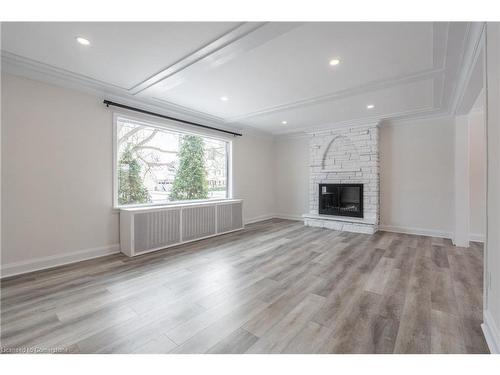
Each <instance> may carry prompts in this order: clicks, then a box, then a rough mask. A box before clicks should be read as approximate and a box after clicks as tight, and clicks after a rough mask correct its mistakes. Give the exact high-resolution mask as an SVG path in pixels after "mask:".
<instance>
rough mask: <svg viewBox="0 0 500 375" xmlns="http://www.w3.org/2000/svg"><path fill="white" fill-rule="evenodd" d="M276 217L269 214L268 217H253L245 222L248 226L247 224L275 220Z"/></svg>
mask: <svg viewBox="0 0 500 375" xmlns="http://www.w3.org/2000/svg"><path fill="white" fill-rule="evenodd" d="M275 217H276V215H274V214H267V215H261V216H256V217H252V218H250V219H244V220H243V222H244V224H245V225H246V224H252V223H257V222H259V221H264V220H269V219H274V218H275Z"/></svg>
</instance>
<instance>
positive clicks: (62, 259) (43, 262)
mask: <svg viewBox="0 0 500 375" xmlns="http://www.w3.org/2000/svg"><path fill="white" fill-rule="evenodd" d="M119 252H120V245H119V244H114V245H108V246H102V247H96V248H93V249H85V250H79V251H74V252H71V253H68V254H58V255H51V256H47V257H42V258H37V259H33V260H26V261H22V262H14V263H7V264H2V267H1V272H0V273H1V277H2V278H4V277H9V276H15V275H20V274H23V273H28V272H33V271H39V270H43V269H47V268H52V267H56V266H62V265H64V264H69V263H75V262H80V261H82V260H87V259H92V258H98V257H102V256H106V255H111V254H116V253H119Z"/></svg>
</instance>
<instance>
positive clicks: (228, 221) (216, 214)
mask: <svg viewBox="0 0 500 375" xmlns="http://www.w3.org/2000/svg"><path fill="white" fill-rule="evenodd" d="M241 229H243V201H242V200H241V199H230V200H224V201H214V202H202V203H185V204H176V205H168V206H157V207H135V208H122V209H120V247H121V251H122V253H124V254H125V255H128V256H135V255H140V254H145V253H149V252H151V251H156V250H160V249H165V248H167V247H170V246H174V245H179V244H182V243H186V242H191V241H196V240H200V239H202V238H208V237H213V236H217V235H219V234H223V233H229V232H234V231H237V230H241Z"/></svg>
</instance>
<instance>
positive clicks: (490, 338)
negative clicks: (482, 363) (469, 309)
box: [481, 310, 500, 354]
mask: <svg viewBox="0 0 500 375" xmlns="http://www.w3.org/2000/svg"><path fill="white" fill-rule="evenodd" d="M481 328H482V329H483V333H484V338H485V339H486V343H487V344H488V348H489V349H490V352H491V354H500V331H499V330H498V328H497V325H496V324H495V321H494V320H493V317H492V316H491V314H490V312H489V311H488V310H486V311H485V312H484V323H483V324H481Z"/></svg>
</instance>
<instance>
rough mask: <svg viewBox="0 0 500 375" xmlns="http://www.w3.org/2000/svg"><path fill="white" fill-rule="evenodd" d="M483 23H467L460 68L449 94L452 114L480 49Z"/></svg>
mask: <svg viewBox="0 0 500 375" xmlns="http://www.w3.org/2000/svg"><path fill="white" fill-rule="evenodd" d="M485 25H486V23H485V22H472V23H469V24H468V27H467V33H466V37H465V45H464V48H463V50H462V58H461V63H460V67H461V68H460V71H459V73H458V77H457V81H456V85H455V87H454V90H453V93H452V96H451V105H450V112H451V113H452V114H456V113H457V111H458V108H459V107H460V104H461V103H462V100H463V98H464V96H465V92H466V90H467V85H468V83H469V81H470V79H471V76H472V72H473V70H474V66H475V64H476V62H477V59H478V58H479V55H480V53H481V51H482V47H483V44H484V30H485Z"/></svg>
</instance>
